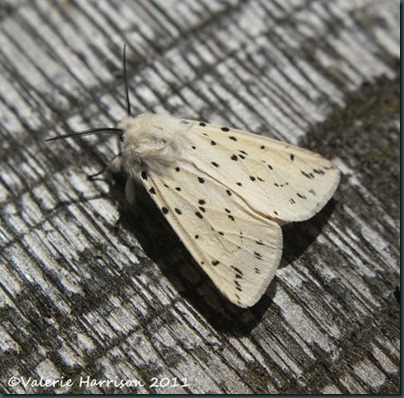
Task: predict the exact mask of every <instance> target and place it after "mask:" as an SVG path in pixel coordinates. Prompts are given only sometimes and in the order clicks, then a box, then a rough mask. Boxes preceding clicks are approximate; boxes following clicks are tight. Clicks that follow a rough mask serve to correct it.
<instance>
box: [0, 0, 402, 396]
mask: <svg viewBox="0 0 404 398" xmlns="http://www.w3.org/2000/svg"><path fill="white" fill-rule="evenodd" d="M399 7H400V3H399V2H398V1H393V0H391V1H379V0H377V1H376V0H353V1H352V0H335V1H323V0H315V1H304V0H296V1H292V0H287V1H266V0H234V1H230V0H229V1H219V0H202V1H199V0H187V1H185V0H170V1H163V0H152V1H146V0H143V1H125V2H122V1H118V0H112V1H107V0H102V1H95V0H94V1H83V0H76V1H48V0H34V1H27V0H19V1H11V0H6V1H3V2H2V5H1V7H0V15H1V19H0V71H1V73H0V86H1V88H2V89H1V90H0V103H1V105H0V122H1V127H2V128H1V131H0V134H1V148H0V150H1V159H2V161H1V163H0V203H1V205H0V225H1V228H0V242H1V251H0V267H1V268H0V269H1V272H0V283H1V285H0V298H1V313H2V317H1V324H0V336H1V338H0V341H1V347H0V348H1V352H2V355H1V376H0V386H1V387H0V388H1V392H2V393H11V394H13V393H14V394H15V393H22V394H28V393H135V392H136V393H145V394H149V393H173V394H175V393H195V394H197V393H238V394H241V393H246V394H249V393H288V394H297V393H317V394H319V393H349V394H352V393H385V394H392V393H399V391H400V376H399V374H400V369H399V366H400V329H399V319H400V307H399V303H398V302H397V300H396V298H395V295H394V292H395V289H396V287H398V286H399V284H400V269H399V227H400V225H399V129H400V113H399V102H400V100H399V98H400V97H399V61H400V47H399V45H400V31H399V12H400V8H399ZM123 43H126V44H127V51H128V69H129V85H130V92H131V100H132V106H133V109H134V113H138V112H143V111H146V110H148V111H153V112H166V113H171V114H174V115H178V116H180V117H184V118H190V119H198V120H208V121H210V122H214V123H217V124H222V123H225V124H226V125H230V126H233V127H236V128H241V129H247V130H250V131H252V132H256V133H258V134H263V135H266V136H269V137H272V138H278V139H282V140H285V141H288V142H291V143H293V144H299V145H301V146H303V147H306V148H309V149H312V150H314V151H316V152H318V153H321V154H323V155H324V156H326V157H328V158H329V159H331V160H332V161H334V162H335V164H336V165H337V166H338V167H339V168H340V169H341V171H342V174H343V178H342V182H341V185H340V187H339V189H338V191H337V193H336V195H335V197H334V199H333V200H332V201H331V202H330V204H329V205H327V206H326V208H325V209H324V210H323V211H322V212H321V213H320V214H318V215H317V216H316V217H314V218H313V219H311V220H309V221H308V222H305V223H297V224H293V225H290V226H286V227H284V239H285V249H284V254H283V260H282V264H281V267H280V269H279V270H278V271H277V274H276V277H275V280H274V281H273V282H272V283H271V285H270V287H269V288H268V291H267V292H266V294H265V295H264V297H263V299H262V300H261V301H260V302H259V303H258V304H257V305H256V306H254V307H253V308H251V309H248V310H242V309H239V308H235V307H234V306H232V305H231V304H230V303H228V302H226V300H225V299H223V298H222V297H221V296H220V295H219V293H217V292H216V290H215V289H214V287H213V286H212V284H211V282H210V281H209V280H208V279H207V277H206V276H205V275H204V274H203V272H202V271H201V270H199V269H198V268H197V265H196V264H195V263H194V262H193V260H192V258H191V256H190V255H189V254H188V253H187V251H186V250H185V248H184V247H183V246H182V244H181V242H180V241H179V239H178V238H177V237H176V236H175V234H174V233H173V232H172V231H171V229H170V228H169V227H168V225H167V224H166V222H165V220H164V219H163V218H162V217H161V215H160V214H159V212H158V211H157V210H156V209H155V208H154V207H152V206H151V205H150V203H148V202H147V201H146V202H145V203H140V204H139V206H140V210H139V209H138V213H137V215H134V214H132V213H131V209H129V208H128V205H127V204H126V203H125V199H124V194H123V190H124V178H123V177H122V176H116V177H114V178H112V177H108V178H100V179H96V180H95V181H89V180H88V178H87V176H88V175H90V174H92V173H94V172H96V171H98V170H99V169H101V168H102V167H103V166H104V165H105V164H106V163H108V162H109V161H110V160H111V159H112V158H113V156H114V155H115V154H116V151H117V143H116V142H115V140H114V139H113V138H108V137H105V136H99V137H88V138H85V139H82V140H79V141H78V140H75V141H73V140H66V141H63V142H58V143H52V144H50V143H45V142H44V139H46V138H49V137H51V136H54V135H58V134H63V133H66V132H70V131H78V130H81V129H85V128H90V127H98V126H111V127H113V126H115V125H116V123H117V122H118V121H119V120H120V119H121V118H122V117H124V116H125V100H124V95H123V94H124V90H123V86H122V67H121V53H122V45H123ZM87 378H89V379H87ZM69 379H71V383H68V380H69ZM44 380H48V382H49V383H50V384H52V383H51V382H52V381H53V382H54V385H49V386H47V387H46V386H43V385H38V383H40V382H41V381H42V382H43V381H44ZM90 380H91V381H93V384H90V383H89V381H90ZM153 380H157V385H153V384H152V382H153ZM167 380H168V381H169V382H170V384H169V385H168V386H165V384H164V383H166V382H167ZM175 380H177V383H175V382H174V381H175ZM159 383H162V385H160V384H159Z"/></svg>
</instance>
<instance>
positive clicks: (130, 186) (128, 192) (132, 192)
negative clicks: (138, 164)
mask: <svg viewBox="0 0 404 398" xmlns="http://www.w3.org/2000/svg"><path fill="white" fill-rule="evenodd" d="M125 197H126V200H127V201H128V203H129V204H130V205H134V204H136V189H135V181H134V180H133V178H130V177H128V179H127V180H126V185H125Z"/></svg>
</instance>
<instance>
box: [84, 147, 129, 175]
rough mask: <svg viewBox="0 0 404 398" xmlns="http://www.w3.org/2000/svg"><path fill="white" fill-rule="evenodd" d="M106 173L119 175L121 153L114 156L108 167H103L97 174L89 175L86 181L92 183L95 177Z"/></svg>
mask: <svg viewBox="0 0 404 398" xmlns="http://www.w3.org/2000/svg"><path fill="white" fill-rule="evenodd" d="M106 171H110V172H111V173H120V172H121V171H122V153H119V154H118V155H116V156H115V157H114V158H113V159H112V162H111V163H110V164H109V165H108V166H105V167H103V168H102V169H101V170H100V171H98V172H97V173H94V174H91V175H89V176H88V179H89V180H90V181H92V180H94V179H95V177H98V176H99V175H100V174H104V173H105V172H106Z"/></svg>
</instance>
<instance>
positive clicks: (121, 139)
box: [119, 134, 123, 142]
mask: <svg viewBox="0 0 404 398" xmlns="http://www.w3.org/2000/svg"><path fill="white" fill-rule="evenodd" d="M119 141H121V142H123V134H122V135H120V136H119Z"/></svg>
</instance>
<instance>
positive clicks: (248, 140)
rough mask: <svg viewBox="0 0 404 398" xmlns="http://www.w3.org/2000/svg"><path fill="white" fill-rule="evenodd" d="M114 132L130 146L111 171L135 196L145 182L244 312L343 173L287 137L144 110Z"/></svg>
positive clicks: (218, 283)
mask: <svg viewBox="0 0 404 398" xmlns="http://www.w3.org/2000/svg"><path fill="white" fill-rule="evenodd" d="M124 77H125V84H126V86H125V87H126V101H127V111H128V117H126V118H125V119H124V120H122V121H121V122H120V123H119V124H118V126H117V128H98V129H93V130H88V131H84V132H80V133H75V134H68V135H64V136H60V137H55V138H51V139H50V140H54V139H61V138H68V137H77V136H83V135H89V134H96V133H103V132H112V133H116V134H118V135H119V136H120V138H121V139H122V141H123V150H122V153H120V154H119V155H118V156H117V157H116V158H115V159H114V161H113V162H112V163H111V164H110V166H109V167H108V168H109V169H110V170H111V171H120V170H123V171H125V172H126V174H127V176H128V179H127V189H126V192H127V198H128V200H129V201H133V197H131V196H132V194H131V193H132V192H133V183H134V180H137V181H138V182H140V183H141V184H143V186H144V187H145V189H146V190H147V191H148V193H149V194H150V196H151V198H152V199H153V200H154V202H155V203H156V205H157V206H158V208H159V209H160V210H161V212H162V213H163V215H164V217H166V218H167V220H168V222H169V223H170V225H171V227H172V228H173V229H174V231H175V232H176V233H177V235H178V236H179V238H180V239H181V241H182V242H183V243H184V245H185V246H186V248H187V249H188V250H189V252H190V253H191V254H192V256H193V258H194V259H195V261H196V262H197V263H198V264H199V265H200V266H201V267H202V269H203V270H204V271H205V272H206V274H207V275H208V276H209V277H210V279H211V280H212V282H213V283H214V284H215V285H216V287H217V288H218V289H219V291H220V292H221V293H222V294H223V295H224V296H225V297H227V298H228V299H229V300H230V301H231V302H232V303H234V304H236V305H238V306H240V307H250V306H252V305H254V304H255V303H256V302H257V301H258V300H259V299H260V297H261V296H262V295H263V294H264V292H265V290H266V289H267V287H268V285H269V283H270V281H271V280H272V278H273V276H274V274H275V271H276V269H277V268H278V265H279V262H280V259H281V255H282V229H281V225H283V224H286V223H289V222H293V221H304V220H307V219H309V218H310V217H312V216H313V215H314V214H316V213H317V212H319V211H320V210H321V209H322V208H323V207H324V205H325V204H326V203H327V202H328V200H329V199H330V198H331V197H332V195H333V194H334V192H335V190H336V188H337V186H338V183H339V180H340V173H339V171H338V169H337V168H336V167H335V166H334V165H333V164H332V163H331V162H330V161H328V160H327V159H325V158H323V157H322V156H320V155H318V154H316V153H313V152H310V151H308V150H305V149H301V148H298V147H296V146H292V145H289V144H286V143H283V142H280V141H277V140H273V139H270V138H266V137H262V136H258V135H255V134H251V133H249V132H246V131H241V130H235V129H232V128H229V127H226V126H216V125H212V124H207V123H204V122H199V121H192V120H185V119H177V118H174V117H172V116H169V115H161V114H152V113H143V114H140V115H138V116H136V117H132V116H130V102H129V95H128V85H127V77H126V59H125V49H124Z"/></svg>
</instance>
